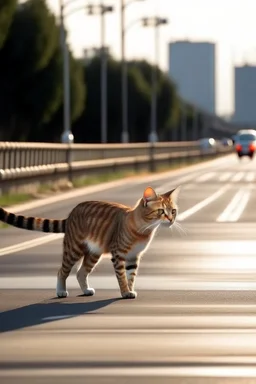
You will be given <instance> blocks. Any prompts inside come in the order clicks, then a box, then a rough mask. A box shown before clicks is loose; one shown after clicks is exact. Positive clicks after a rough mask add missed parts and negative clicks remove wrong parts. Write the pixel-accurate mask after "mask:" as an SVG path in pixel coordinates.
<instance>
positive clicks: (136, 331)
mask: <svg viewBox="0 0 256 384" xmlns="http://www.w3.org/2000/svg"><path fill="white" fill-rule="evenodd" d="M81 315H82V314H81ZM81 315H80V316H81ZM59 317H61V316H59ZM66 317H67V316H66ZM69 317H70V318H74V317H76V315H73V316H69ZM214 317H215V316H214ZM135 319H137V317H136V318H134V321H136V320H135ZM42 320H43V321H44V320H45V319H44V318H43V319H42ZM52 320H53V321H55V320H59V319H58V316H56V319H55V318H54V317H53V318H52ZM115 320H116V317H115ZM121 321H122V320H121ZM254 326H255V324H254ZM37 332H38V331H37ZM31 333H33V331H32V332H31V331H30V334H31ZM44 333H46V334H47V335H49V333H50V334H51V333H53V334H55V335H61V334H62V335H63V334H67V333H70V330H69V329H68V330H66V329H57V330H56V329H54V330H48V329H47V330H41V329H40V335H42V334H44ZM76 333H79V334H89V335H91V334H93V333H96V334H97V333H99V334H103V335H107V334H111V335H125V334H131V335H136V334H146V335H149V334H150V335H152V334H154V335H157V334H158V335H162V334H170V335H171V334H174V335H176V334H178V333H179V334H180V335H185V334H190V335H191V334H196V335H198V334H202V333H203V334H205V333H210V334H217V335H221V334H224V335H226V334H228V333H232V334H234V333H239V334H248V333H249V334H252V333H253V334H254V333H255V331H254V329H253V330H252V329H250V328H247V329H242V328H224V329H219V328H218V329H215V328H208V327H204V328H203V329H198V328H186V329H180V328H161V329H156V328H135V329H134V328H123V329H108V328H89V329H82V330H81V329H74V330H72V334H73V335H74V334H76Z"/></svg>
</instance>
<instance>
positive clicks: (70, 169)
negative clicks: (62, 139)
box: [66, 143, 73, 183]
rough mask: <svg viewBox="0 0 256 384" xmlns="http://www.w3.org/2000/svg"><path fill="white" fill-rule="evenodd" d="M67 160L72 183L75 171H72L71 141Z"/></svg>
mask: <svg viewBox="0 0 256 384" xmlns="http://www.w3.org/2000/svg"><path fill="white" fill-rule="evenodd" d="M66 162H67V165H68V181H69V182H70V183H72V182H73V173H72V147H71V143H68V144H67V152H66Z"/></svg>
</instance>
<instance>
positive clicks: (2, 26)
mask: <svg viewBox="0 0 256 384" xmlns="http://www.w3.org/2000/svg"><path fill="white" fill-rule="evenodd" d="M16 6H17V0H1V1H0V48H1V47H2V46H3V44H4V42H5V39H6V38H7V35H8V32H9V28H10V26H11V23H12V19H13V15H14V12H15V9H16Z"/></svg>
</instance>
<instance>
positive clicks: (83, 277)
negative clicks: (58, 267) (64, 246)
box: [76, 246, 101, 296]
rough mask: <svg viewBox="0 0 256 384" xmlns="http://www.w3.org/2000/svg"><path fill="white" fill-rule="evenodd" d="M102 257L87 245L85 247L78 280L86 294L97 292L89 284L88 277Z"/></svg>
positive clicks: (77, 276) (90, 294)
mask: <svg viewBox="0 0 256 384" xmlns="http://www.w3.org/2000/svg"><path fill="white" fill-rule="evenodd" d="M100 258H101V254H97V253H95V252H91V251H90V250H89V248H88V247H87V246H86V247H85V249H84V258H83V261H82V263H81V265H80V267H79V269H78V271H77V273H76V278H77V281H78V283H79V285H80V288H81V290H82V292H83V294H84V295H85V296H93V295H94V294H95V290H94V288H92V287H90V285H89V281H88V277H89V274H90V273H91V272H92V271H93V269H94V268H95V266H96V265H97V264H98V262H99V261H100Z"/></svg>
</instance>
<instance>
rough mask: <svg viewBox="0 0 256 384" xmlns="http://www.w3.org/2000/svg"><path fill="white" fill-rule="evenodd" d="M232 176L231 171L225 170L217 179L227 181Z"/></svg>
mask: <svg viewBox="0 0 256 384" xmlns="http://www.w3.org/2000/svg"><path fill="white" fill-rule="evenodd" d="M231 176H232V173H231V172H225V173H223V174H222V175H220V177H219V181H227V180H228V179H229V178H230V177H231Z"/></svg>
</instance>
